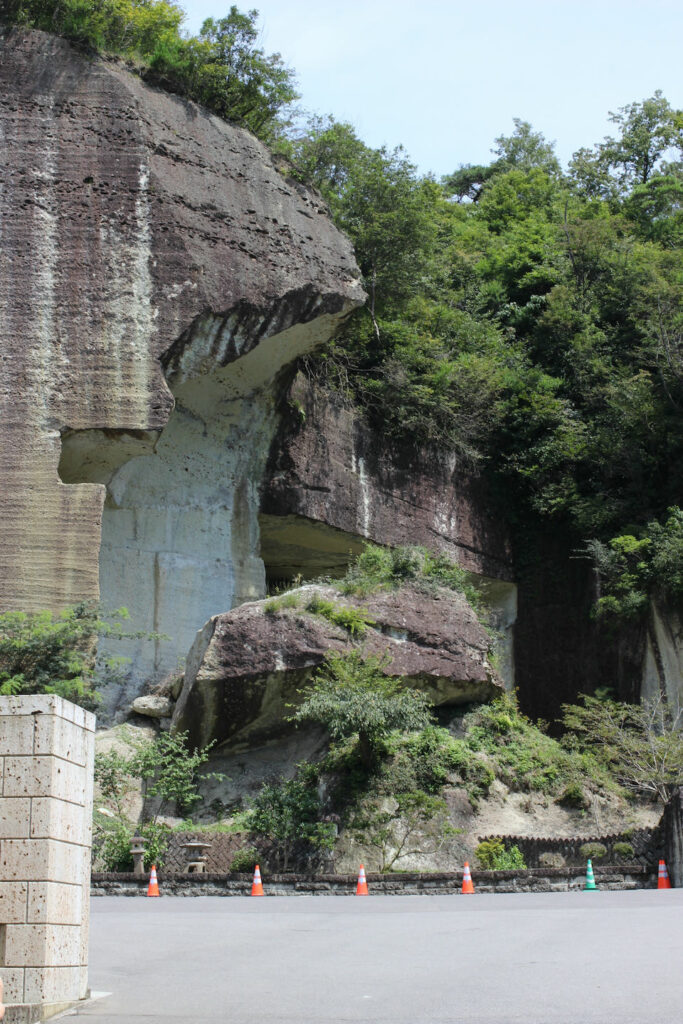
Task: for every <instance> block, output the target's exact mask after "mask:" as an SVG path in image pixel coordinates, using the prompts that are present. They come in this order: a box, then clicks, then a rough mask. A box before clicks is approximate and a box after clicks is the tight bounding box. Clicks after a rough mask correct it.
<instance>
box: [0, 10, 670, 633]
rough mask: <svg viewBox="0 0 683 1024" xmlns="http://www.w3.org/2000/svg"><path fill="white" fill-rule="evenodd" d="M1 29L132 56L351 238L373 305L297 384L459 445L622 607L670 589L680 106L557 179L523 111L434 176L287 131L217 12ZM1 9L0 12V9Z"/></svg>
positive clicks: (261, 56)
mask: <svg viewBox="0 0 683 1024" xmlns="http://www.w3.org/2000/svg"><path fill="white" fill-rule="evenodd" d="M6 9H7V11H8V12H9V15H8V16H9V20H10V21H11V22H14V23H19V24H24V25H27V26H34V27H38V28H42V29H46V30H48V31H55V32H59V33H61V34H63V35H65V36H67V37H69V38H71V39H73V40H75V41H77V42H79V43H81V44H83V45H86V46H89V47H92V48H94V49H97V50H105V51H109V52H114V53H120V54H123V55H126V56H127V57H129V58H133V60H134V62H135V65H136V67H137V69H138V70H139V71H140V73H142V74H145V75H152V76H155V80H156V81H158V82H160V83H161V84H164V85H165V86H166V87H168V88H170V89H173V90H175V91H178V92H181V93H183V94H185V95H188V96H191V97H193V98H195V99H197V100H198V101H200V102H202V103H204V104H206V105H207V106H208V107H210V109H212V110H214V111H216V112H217V113H219V114H221V115H222V116H224V117H226V118H228V119H230V120H232V121H235V122H237V123H239V124H243V125H245V126H246V127H248V128H250V129H251V130H252V131H254V132H256V134H258V135H260V137H262V138H264V139H266V140H267V141H268V142H269V143H270V144H271V145H272V146H273V147H274V148H275V149H276V151H277V152H278V153H279V155H280V156H281V157H285V158H286V162H287V164H288V171H287V173H289V174H291V175H292V176H293V177H295V178H297V179H298V180H300V181H302V182H305V183H307V184H311V185H313V186H315V187H316V188H317V189H319V190H320V192H321V193H322V194H323V196H324V197H325V199H326V200H327V202H328V204H329V206H330V210H331V213H332V216H333V217H334V219H335V221H336V222H337V224H338V225H339V226H340V227H341V228H342V229H343V230H344V231H346V232H347V233H348V234H349V235H350V237H351V239H352V240H353V242H354V245H355V248H356V253H357V258H358V261H359V264H360V267H361V270H362V273H363V278H364V282H365V286H366V289H367V291H368V295H369V301H368V304H367V307H366V308H365V309H364V310H362V311H360V312H359V313H358V314H357V315H355V316H354V317H353V318H352V319H351V321H350V322H349V323H348V324H347V326H346V328H345V329H344V331H343V333H342V334H340V335H339V336H338V337H337V339H336V340H335V342H334V343H333V344H332V345H331V346H330V347H329V349H328V350H327V351H326V352H325V353H323V354H322V355H321V356H318V357H316V358H315V359H314V360H309V361H308V362H307V365H306V369H307V371H308V372H309V373H310V374H311V375H313V376H315V378H316V379H317V380H318V381H319V382H320V383H321V384H323V385H324V386H325V387H329V388H331V389H334V390H335V391H336V392H339V393H341V394H343V395H344V396H345V397H346V398H347V399H348V400H349V401H352V402H354V403H355V404H357V405H359V406H360V407H362V408H363V410H364V411H365V413H366V414H367V416H368V417H370V418H371V420H372V421H373V423H374V425H375V427H377V428H379V430H380V431H381V432H382V434H383V435H384V436H385V437H387V438H388V439H390V440H396V441H401V440H402V439H410V440H411V441H412V442H415V441H417V442H418V443H424V444H428V445H432V446H435V447H437V448H441V449H447V450H449V451H451V452H455V453H456V454H457V455H458V456H459V457H460V459H461V461H464V462H466V463H467V464H469V465H470V466H477V467H478V469H479V471H480V472H483V473H486V474H487V475H488V476H489V477H490V478H491V479H492V480H493V481H494V483H495V485H496V487H497V488H498V490H499V492H500V493H502V494H504V495H505V501H504V506H505V508H506V510H507V512H508V515H509V516H510V517H511V519H512V520H513V525H515V521H516V522H517V524H520V523H521V524H523V525H526V526H527V527H528V525H529V523H530V522H535V523H538V521H539V517H540V519H541V520H545V521H555V522H558V523H561V524H562V526H563V529H564V528H566V527H568V528H569V530H570V532H571V534H572V536H573V537H574V538H575V543H576V546H577V547H581V546H583V548H584V550H585V551H586V552H587V554H588V555H589V556H590V557H592V558H593V559H594V560H595V564H596V565H597V566H598V568H599V569H600V571H601V573H602V575H603V579H604V590H603V598H604V599H603V601H602V603H601V606H600V608H599V610H600V611H603V612H605V613H608V614H620V615H622V614H635V613H636V612H637V611H638V609H639V608H642V607H643V602H644V601H645V600H646V598H647V595H648V594H649V593H650V592H652V590H654V589H659V590H660V591H663V592H666V593H669V594H671V593H674V592H678V590H683V585H681V586H679V584H678V583H677V582H676V580H679V579H680V578H682V577H683V516H681V514H680V513H679V512H678V509H677V506H678V504H679V503H680V501H681V498H680V480H681V472H682V470H683V429H682V419H681V407H682V405H683V262H682V261H681V245H682V242H683V206H682V203H683V112H681V111H680V110H676V109H674V108H672V106H671V105H670V104H669V102H668V101H667V100H666V99H665V98H664V97H663V96H662V95H661V93H659V92H657V93H655V95H654V96H652V97H650V98H649V99H645V100H643V101H642V102H633V103H630V104H628V105H627V106H624V107H622V108H620V109H619V110H618V111H616V112H615V113H613V114H611V115H610V116H611V122H612V124H613V126H614V129H613V135H611V136H609V137H608V138H606V139H604V140H603V141H602V142H599V143H597V144H596V145H594V146H592V147H588V148H583V149H581V150H579V151H578V152H577V153H576V154H575V155H574V157H573V159H572V161H571V162H570V164H569V167H568V168H567V169H563V168H562V167H561V165H560V162H559V160H558V159H557V156H556V155H555V152H554V147H553V144H552V143H550V142H548V141H547V140H546V139H545V138H544V137H543V135H542V134H540V133H539V132H537V131H534V129H533V128H532V127H531V125H529V124H528V123H527V122H525V121H523V120H519V119H518V120H515V122H514V129H513V131H512V134H510V135H508V136H501V137H500V138H498V139H496V140H495V148H494V150H493V151H492V155H493V159H492V160H491V162H490V163H489V164H488V165H483V166H471V165H465V166H460V167H459V168H457V169H456V170H454V171H453V173H452V174H450V175H448V176H446V177H445V178H444V179H443V180H442V181H440V182H439V181H436V180H435V179H434V178H433V177H432V176H430V175H421V174H419V173H418V172H417V170H416V168H415V167H414V166H413V165H412V164H411V162H410V160H409V159H408V157H407V155H406V154H405V152H404V151H403V150H402V149H401V148H400V147H399V148H397V149H394V150H389V149H386V148H382V149H372V148H370V147H368V146H366V145H365V144H364V143H363V141H362V140H361V139H360V138H359V137H358V136H357V134H356V132H355V130H354V128H353V127H352V126H351V125H349V124H344V123H340V122H337V121H335V120H333V119H331V118H328V119H322V118H317V117H314V118H311V119H310V121H309V122H308V124H307V125H306V127H305V128H303V129H302V128H301V126H299V127H298V128H294V127H292V125H291V124H290V123H288V121H287V115H288V112H289V111H290V110H291V103H292V102H293V100H294V99H295V98H296V92H295V87H294V77H293V72H292V71H291V70H290V69H289V68H287V67H286V65H285V64H284V63H283V62H282V60H281V58H280V56H279V55H277V54H275V55H271V56H267V55H266V54H265V53H264V51H263V50H262V49H260V48H259V47H258V45H257V42H258V30H257V12H256V11H250V12H248V13H247V14H243V13H241V12H240V11H239V10H238V9H237V8H236V7H232V8H231V9H230V11H229V13H228V15H227V16H226V17H225V18H222V19H218V20H214V19H209V20H207V21H206V22H205V23H204V25H203V27H202V29H201V32H200V33H199V35H198V36H195V37H190V36H187V35H185V34H183V32H182V19H183V12H182V9H181V8H180V6H179V5H178V4H177V3H174V2H170V0H10V2H9V5H8V6H7V7H6ZM6 16H7V15H6Z"/></svg>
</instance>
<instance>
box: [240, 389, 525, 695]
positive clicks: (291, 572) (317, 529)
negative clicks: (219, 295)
mask: <svg viewBox="0 0 683 1024" xmlns="http://www.w3.org/2000/svg"><path fill="white" fill-rule="evenodd" d="M285 405H286V412H285V414H284V415H283V419H282V423H281V427H280V430H279V431H278V434H277V436H276V438H275V440H274V442H273V447H272V449H271V453H270V458H269V461H268V467H267V469H266V473H265V476H264V480H263V487H262V494H261V515H260V528H261V553H262V556H263V560H264V562H265V565H266V571H267V573H268V576H269V578H270V579H272V580H275V581H281V580H284V581H287V580H291V579H292V578H293V577H295V576H296V575H297V574H303V575H304V576H305V577H309V578H311V577H315V576H316V575H320V574H328V575H332V576H339V575H342V574H343V571H344V569H345V568H346V566H347V565H348V563H349V560H350V559H351V557H352V556H353V555H354V554H357V553H358V552H359V551H360V550H362V546H363V542H364V541H365V540H370V541H372V542H373V543H376V544H388V545H391V546H393V547H396V546H398V545H401V544H420V545H424V546H425V547H427V548H430V549H431V550H434V551H441V552H443V553H444V554H445V555H448V557H449V558H451V559H453V561H455V562H458V563H459V564H460V565H461V566H462V567H463V568H464V569H467V570H468V571H469V572H470V573H471V574H472V582H473V583H475V584H476V585H477V586H478V587H480V589H481V590H482V591H483V593H484V596H485V598H486V601H487V603H488V604H489V606H490V607H491V609H492V612H493V623H492V624H493V625H494V627H495V628H496V629H497V630H498V631H499V632H500V634H501V640H500V643H499V647H498V654H499V658H500V660H501V674H502V677H503V678H504V679H505V682H506V685H507V686H508V687H510V688H511V687H512V685H513V684H514V660H513V651H514V644H513V632H514V623H515V619H516V615H517V588H516V585H515V583H514V577H513V568H512V553H511V549H510V542H509V539H508V536H507V531H506V529H505V526H504V524H503V523H502V521H501V519H500V516H495V515H494V514H493V511H492V504H491V501H490V498H489V496H488V494H487V492H486V488H485V487H484V485H483V482H482V481H481V480H479V479H477V478H476V477H474V476H472V474H471V473H468V472H467V471H466V470H464V469H463V468H462V467H461V466H459V465H458V464H457V463H456V462H455V460H454V459H448V458H437V457H436V456H435V455H434V453H431V452H429V451H426V450H421V449H418V448H409V447H404V448H398V447H393V448H392V447H389V446H388V445H387V444H386V443H383V441H382V439H381V438H379V437H378V436H377V434H376V433H374V432H373V431H372V430H371V429H370V428H369V427H368V426H367V424H365V423H364V422H363V421H362V419H361V418H360V417H359V416H358V414H357V413H356V412H354V410H352V409H349V408H347V407H345V406H344V405H343V404H342V403H340V402H339V401H338V400H335V399H333V398H332V397H331V396H330V395H328V394H324V393H322V392H320V391H319V390H317V389H316V387H315V386H313V385H311V384H310V383H307V382H306V381H305V380H304V378H303V377H301V376H299V377H298V378H297V379H296V380H295V381H294V382H293V384H292V387H291V390H290V391H289V393H288V396H287V401H286V403H285Z"/></svg>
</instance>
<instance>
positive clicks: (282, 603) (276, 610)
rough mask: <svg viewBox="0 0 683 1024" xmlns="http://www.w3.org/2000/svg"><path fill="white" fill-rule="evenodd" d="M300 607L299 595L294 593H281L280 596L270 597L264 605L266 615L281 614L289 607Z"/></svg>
mask: <svg viewBox="0 0 683 1024" xmlns="http://www.w3.org/2000/svg"><path fill="white" fill-rule="evenodd" d="M298 607H299V596H298V594H294V593H286V594H280V596H279V597H269V598H268V600H267V601H266V602H265V604H264V606H263V610H264V612H265V613H266V615H279V614H280V613H281V612H285V611H287V610H288V609H290V610H291V609H292V608H298Z"/></svg>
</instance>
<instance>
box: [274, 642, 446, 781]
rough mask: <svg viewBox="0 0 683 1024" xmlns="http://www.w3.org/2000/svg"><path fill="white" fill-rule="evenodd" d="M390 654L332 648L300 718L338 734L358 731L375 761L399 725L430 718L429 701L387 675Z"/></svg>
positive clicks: (364, 756) (369, 760)
mask: <svg viewBox="0 0 683 1024" xmlns="http://www.w3.org/2000/svg"><path fill="white" fill-rule="evenodd" d="M387 668H388V660H387V659H386V658H384V659H382V658H378V657H375V656H373V655H368V656H366V657H364V656H363V654H362V653H361V652H360V651H351V652H350V653H349V654H343V655H342V654H329V655H328V656H327V659H326V661H325V664H324V665H323V666H322V668H320V669H319V670H318V672H317V673H316V675H315V678H314V681H313V683H312V684H311V686H309V687H308V688H307V689H305V690H303V691H302V695H303V698H304V699H303V703H302V704H301V705H300V707H299V708H297V710H296V711H295V712H294V714H293V715H292V718H291V721H294V722H317V723H319V724H320V725H323V726H325V728H326V729H327V731H328V732H329V734H330V736H331V737H332V739H333V740H338V739H342V738H344V737H349V736H353V735H356V734H357V736H358V750H359V753H360V757H361V760H362V762H363V763H364V764H365V765H366V767H371V766H372V765H373V764H374V763H375V762H376V760H377V757H378V754H379V751H380V750H381V748H382V746H383V744H384V742H385V740H386V739H387V737H388V736H389V734H390V733H391V732H392V730H394V729H400V730H404V731H407V730H411V729H420V728H422V727H423V726H425V725H426V724H427V723H428V722H429V717H430V716H429V710H428V708H429V701H428V699H427V697H426V696H425V695H424V694H423V693H420V692H418V691H417V690H407V689H405V688H404V687H403V686H402V683H401V681H400V680H398V679H392V678H391V677H390V676H388V675H385V669H387Z"/></svg>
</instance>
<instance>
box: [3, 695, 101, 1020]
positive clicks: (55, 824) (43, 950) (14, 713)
mask: <svg viewBox="0 0 683 1024" xmlns="http://www.w3.org/2000/svg"><path fill="white" fill-rule="evenodd" d="M94 738H95V716H94V715H91V714H90V713H89V712H87V711H84V710H83V708H79V707H76V705H74V704H70V703H69V702H68V701H65V700H63V699H62V698H61V697H57V696H54V695H47V694H41V695H38V696H24V697H0V778H1V788H0V978H2V981H3V982H4V986H5V1003H6V1005H7V1013H6V1017H5V1022H4V1024H24V1022H26V1024H28V1022H33V1021H36V1020H42V1019H44V1018H45V1017H48V1016H50V1015H52V1014H54V1013H57V1012H59V1011H60V1010H61V1009H64V1008H66V1007H68V1006H70V1005H71V1004H72V1003H75V1002H77V1001H78V1000H79V999H83V998H85V996H86V994H87V989H88V923H89V884H90V844H91V832H92V799H93V761H94V747H95V745H94Z"/></svg>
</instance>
